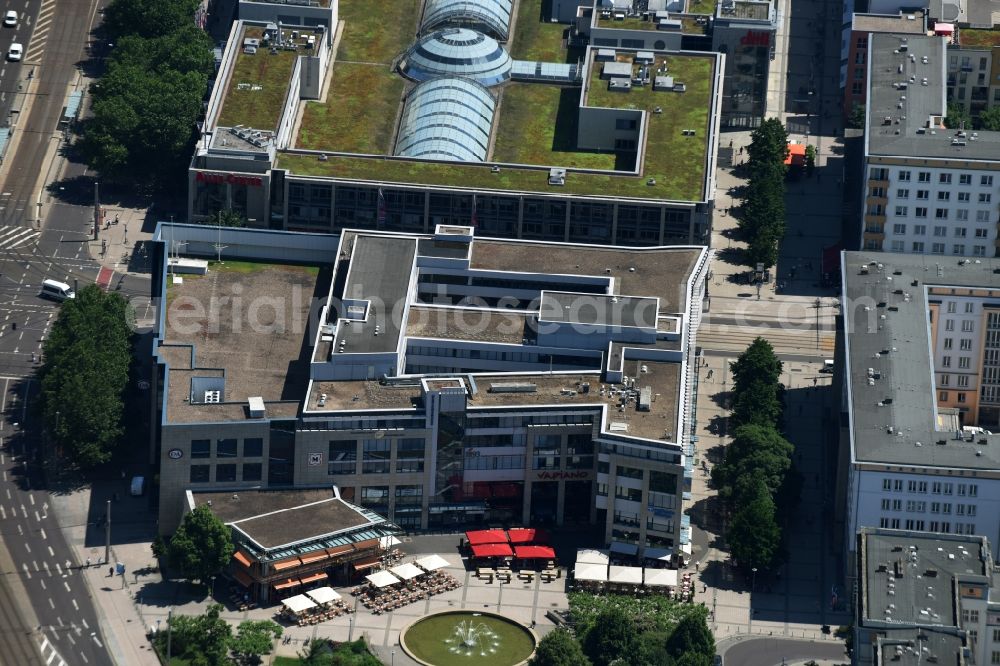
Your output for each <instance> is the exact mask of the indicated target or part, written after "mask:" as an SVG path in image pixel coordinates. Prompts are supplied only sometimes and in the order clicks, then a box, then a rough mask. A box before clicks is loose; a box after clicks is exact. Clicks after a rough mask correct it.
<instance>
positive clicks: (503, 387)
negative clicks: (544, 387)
mask: <svg viewBox="0 0 1000 666" xmlns="http://www.w3.org/2000/svg"><path fill="white" fill-rule="evenodd" d="M537 391H538V385H537V384H529V383H520V382H499V383H496V384H490V393H536V392H537Z"/></svg>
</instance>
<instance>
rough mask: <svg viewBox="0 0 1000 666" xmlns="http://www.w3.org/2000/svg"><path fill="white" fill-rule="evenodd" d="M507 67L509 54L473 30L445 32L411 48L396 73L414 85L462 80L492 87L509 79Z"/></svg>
mask: <svg viewBox="0 0 1000 666" xmlns="http://www.w3.org/2000/svg"><path fill="white" fill-rule="evenodd" d="M510 67H511V58H510V54H509V53H507V52H506V51H505V50H504V49H503V47H502V46H500V44H499V43H497V40H495V39H493V38H492V37H489V36H487V35H484V34H483V33H481V32H476V31H475V30H468V29H466V28H447V29H445V30H438V31H437V32H432V33H431V34H429V35H426V36H425V37H422V38H421V39H420V41H418V42H417V43H416V44H414V45H413V46H412V47H410V50H409V51H408V52H407V53H406V55H405V56H404V58H403V60H402V62H401V63H400V65H399V70H400V72H402V73H403V75H404V76H406V77H407V78H409V79H412V80H414V81H427V80H428V79H433V78H436V77H439V76H461V77H465V78H468V79H472V80H474V81H476V82H478V83H481V84H482V85H484V86H493V85H496V84H498V83H502V82H504V81H506V80H507V79H508V78H510Z"/></svg>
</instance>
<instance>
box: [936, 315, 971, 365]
mask: <svg viewBox="0 0 1000 666" xmlns="http://www.w3.org/2000/svg"><path fill="white" fill-rule="evenodd" d="M962 323H963V324H964V323H965V322H962ZM969 323H972V322H969ZM941 367H942V368H950V367H951V356H942V357H941ZM971 367H972V357H971V356H959V357H958V368H959V369H960V370H968V369H969V368H971Z"/></svg>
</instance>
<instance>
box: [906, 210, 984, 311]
mask: <svg viewBox="0 0 1000 666" xmlns="http://www.w3.org/2000/svg"><path fill="white" fill-rule="evenodd" d="M918 210H919V209H918ZM924 210H926V209H924ZM907 211H908V209H907V207H906V206H896V215H898V216H905V215H906V214H907ZM906 230H907V226H906V225H905V224H900V223H895V224H893V225H892V233H893V235H895V236H905V235H906ZM968 231H969V230H968V228H967V227H954V228H953V229H952V235H953V236H955V238H965V237H966V234H968ZM913 235H914V236H926V235H927V225H926V224H914V225H913ZM934 235H935V236H937V237H938V238H944V237H945V236H947V235H948V227H943V226H936V227H934ZM989 236H990V231H989V229H984V228H978V229H976V230H975V237H976V238H989ZM970 312H971V310H970Z"/></svg>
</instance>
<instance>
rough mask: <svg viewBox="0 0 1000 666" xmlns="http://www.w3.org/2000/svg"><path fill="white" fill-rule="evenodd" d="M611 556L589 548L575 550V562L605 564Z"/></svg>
mask: <svg viewBox="0 0 1000 666" xmlns="http://www.w3.org/2000/svg"><path fill="white" fill-rule="evenodd" d="M610 561H611V558H609V557H608V554H607V553H605V552H603V551H600V550H590V549H589V548H581V549H580V550H578V551H576V563H577V564H603V565H605V566H607V564H608V562H610Z"/></svg>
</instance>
